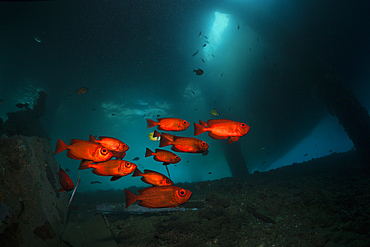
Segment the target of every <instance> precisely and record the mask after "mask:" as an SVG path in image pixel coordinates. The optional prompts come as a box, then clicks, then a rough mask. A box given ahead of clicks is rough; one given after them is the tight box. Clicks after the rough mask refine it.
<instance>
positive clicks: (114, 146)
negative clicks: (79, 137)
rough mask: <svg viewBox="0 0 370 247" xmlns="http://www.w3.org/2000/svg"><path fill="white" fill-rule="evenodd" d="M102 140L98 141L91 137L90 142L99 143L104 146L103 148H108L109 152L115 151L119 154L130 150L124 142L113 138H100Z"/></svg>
mask: <svg viewBox="0 0 370 247" xmlns="http://www.w3.org/2000/svg"><path fill="white" fill-rule="evenodd" d="M99 139H100V140H97V139H96V138H95V137H94V136H92V135H90V136H89V141H91V142H95V143H98V144H100V145H102V146H103V147H106V148H108V149H109V151H115V152H118V153H122V152H126V151H127V150H129V148H130V147H129V146H128V145H127V144H126V143H124V142H123V141H120V140H118V139H116V138H113V137H106V136H99Z"/></svg>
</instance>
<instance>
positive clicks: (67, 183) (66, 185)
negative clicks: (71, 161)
mask: <svg viewBox="0 0 370 247" xmlns="http://www.w3.org/2000/svg"><path fill="white" fill-rule="evenodd" d="M57 175H59V181H60V185H61V186H62V188H61V189H59V190H58V191H71V190H73V188H74V187H75V186H74V184H73V182H72V179H71V178H70V177H69V176H68V174H67V173H66V172H65V171H64V170H63V169H62V168H61V167H59V172H58V173H57Z"/></svg>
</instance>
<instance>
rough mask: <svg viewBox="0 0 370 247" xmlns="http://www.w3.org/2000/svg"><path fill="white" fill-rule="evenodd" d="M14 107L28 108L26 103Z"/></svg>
mask: <svg viewBox="0 0 370 247" xmlns="http://www.w3.org/2000/svg"><path fill="white" fill-rule="evenodd" d="M15 106H16V107H18V108H23V107H24V108H28V103H18V104H16V105H15Z"/></svg>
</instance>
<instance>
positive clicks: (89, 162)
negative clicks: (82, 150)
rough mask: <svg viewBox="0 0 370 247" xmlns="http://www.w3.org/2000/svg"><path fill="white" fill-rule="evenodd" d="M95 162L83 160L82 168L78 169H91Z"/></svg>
mask: <svg viewBox="0 0 370 247" xmlns="http://www.w3.org/2000/svg"><path fill="white" fill-rule="evenodd" d="M92 163H93V161H91V160H81V163H80V166H79V167H78V170H84V169H89V168H91V167H92V166H91V164H92Z"/></svg>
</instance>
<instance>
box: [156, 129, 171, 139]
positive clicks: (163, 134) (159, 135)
mask: <svg viewBox="0 0 370 247" xmlns="http://www.w3.org/2000/svg"><path fill="white" fill-rule="evenodd" d="M161 136H164V137H166V138H167V139H168V140H170V141H173V137H174V135H171V134H168V133H163V132H162V133H161V134H160V133H159V132H158V131H157V130H154V134H153V137H161Z"/></svg>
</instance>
